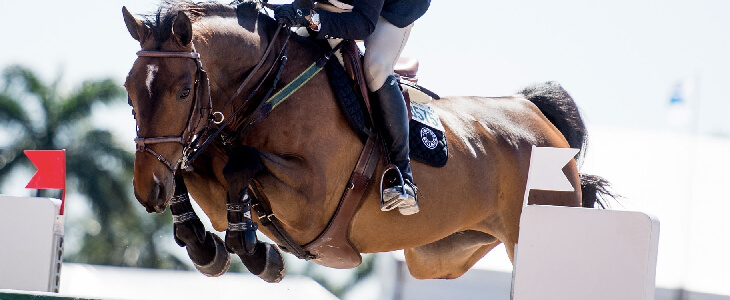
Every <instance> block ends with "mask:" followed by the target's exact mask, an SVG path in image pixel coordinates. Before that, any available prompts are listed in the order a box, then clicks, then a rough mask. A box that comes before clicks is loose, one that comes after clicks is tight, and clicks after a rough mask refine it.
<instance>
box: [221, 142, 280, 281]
mask: <svg viewBox="0 0 730 300" xmlns="http://www.w3.org/2000/svg"><path fill="white" fill-rule="evenodd" d="M228 157H229V159H228V162H227V163H226V166H225V167H224V168H223V176H224V177H225V179H226V182H227V183H228V198H227V208H228V229H227V230H226V246H227V247H228V249H229V250H230V251H231V252H234V253H236V254H237V255H238V256H239V257H240V258H241V261H242V262H243V264H244V265H245V266H246V268H248V270H249V271H250V272H251V273H253V274H254V275H256V276H259V277H260V278H261V279H263V280H265V281H267V282H279V281H281V279H282V278H284V259H283V257H282V256H281V253H279V250H278V249H277V248H276V247H274V246H272V245H269V244H267V243H263V242H260V241H259V240H258V239H257V238H256V229H258V226H257V224H256V223H255V222H254V221H253V220H252V218H251V198H250V196H249V190H248V185H249V184H250V183H251V180H253V177H254V176H255V175H256V173H258V172H259V171H261V170H262V169H263V163H262V162H261V158H260V156H259V153H258V151H256V150H255V149H253V148H251V147H239V148H236V149H235V150H234V151H231V152H230V153H229V154H228Z"/></svg>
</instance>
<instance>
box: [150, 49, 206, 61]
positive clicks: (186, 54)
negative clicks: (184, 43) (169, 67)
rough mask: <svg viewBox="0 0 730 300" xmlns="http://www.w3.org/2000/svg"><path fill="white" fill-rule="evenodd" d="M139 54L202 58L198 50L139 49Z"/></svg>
mask: <svg viewBox="0 0 730 300" xmlns="http://www.w3.org/2000/svg"><path fill="white" fill-rule="evenodd" d="M137 56H146V57H173V58H192V59H200V54H199V53H198V52H171V51H147V50H141V51H137Z"/></svg>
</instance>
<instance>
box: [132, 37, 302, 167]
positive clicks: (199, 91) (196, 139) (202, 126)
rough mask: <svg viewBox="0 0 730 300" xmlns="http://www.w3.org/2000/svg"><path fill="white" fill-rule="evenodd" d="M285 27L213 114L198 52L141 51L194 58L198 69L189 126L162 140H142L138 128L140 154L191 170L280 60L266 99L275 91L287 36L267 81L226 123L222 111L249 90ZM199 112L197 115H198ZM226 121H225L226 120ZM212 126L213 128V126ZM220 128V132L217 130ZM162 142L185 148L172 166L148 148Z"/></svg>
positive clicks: (149, 138) (143, 53) (282, 64)
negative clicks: (197, 159)
mask: <svg viewBox="0 0 730 300" xmlns="http://www.w3.org/2000/svg"><path fill="white" fill-rule="evenodd" d="M281 29H282V27H278V28H277V29H276V32H275V33H274V35H273V38H272V39H271V41H270V42H269V45H268V46H267V48H266V51H265V52H264V55H263V56H262V57H261V60H259V62H258V63H257V64H256V66H255V67H254V68H253V69H252V70H251V72H250V73H249V74H248V76H247V77H246V78H245V79H244V80H243V82H242V83H241V85H240V86H239V87H238V89H237V90H236V92H235V93H234V94H233V96H231V97H230V98H229V100H228V101H226V103H225V105H224V106H223V107H222V108H221V109H220V110H219V111H216V112H212V113H211V111H212V110H213V102H212V98H211V96H210V85H209V84H210V83H209V82H208V75H207V72H206V71H205V70H204V69H203V65H202V63H201V61H200V54H199V53H197V52H194V51H193V52H173V51H145V50H143V51H138V52H137V56H138V57H158V58H184V59H185V58H187V59H193V60H195V63H196V66H197V70H196V76H195V85H194V87H193V91H192V92H193V97H194V99H193V101H194V103H193V105H192V107H191V110H190V115H189V117H188V122H187V125H186V126H185V129H183V132H182V133H181V134H180V135H179V136H160V137H139V129H138V130H137V137H136V138H135V139H134V141H135V143H136V144H137V152H147V153H149V154H151V155H152V156H155V157H156V158H157V160H159V161H160V162H162V163H163V164H164V165H165V166H167V168H168V169H169V170H170V171H171V172H173V173H175V171H176V170H178V169H179V168H181V167H182V168H183V169H188V168H189V167H190V164H192V162H193V160H195V158H197V157H198V155H200V153H202V152H203V150H204V149H205V148H206V147H207V146H208V145H209V144H210V143H211V142H212V141H213V140H215V139H216V138H217V137H219V136H220V135H221V133H222V131H223V129H224V128H225V127H226V126H227V125H228V124H229V123H230V122H231V121H232V120H233V119H234V118H233V117H234V116H235V115H236V114H238V113H239V112H241V111H242V110H243V108H245V107H247V106H248V105H247V104H249V102H250V100H251V99H252V98H253V97H254V96H255V95H256V94H257V93H258V91H259V88H261V86H262V84H263V82H264V81H266V78H268V77H269V75H270V74H272V71H273V70H274V69H275V66H276V65H277V63H276V62H277V61H280V62H281V63H280V66H279V70H278V72H276V74H275V75H276V78H275V80H274V84H273V85H272V86H271V87H270V89H269V91H268V92H267V93H266V96H265V97H264V98H266V97H268V95H269V94H271V92H272V91H273V90H274V89H275V87H276V82H278V80H279V77H280V76H281V73H282V70H283V68H284V64H285V63H286V60H287V57H286V49H287V48H288V47H287V46H288V41H289V34H287V35H286V41H285V42H284V45H283V46H282V49H281V51H279V53H278V59H277V60H276V61H274V63H273V64H272V65H271V68H270V69H269V70H268V71H267V72H266V75H264V78H263V79H262V81H261V82H260V83H259V84H258V85H257V86H256V88H255V89H254V90H253V91H252V92H251V93H250V94H249V96H248V97H247V98H246V100H245V101H244V102H243V104H242V105H241V106H240V107H238V108H237V109H235V110H234V111H233V113H232V114H231V115H229V116H228V119H227V120H226V118H225V116H224V115H223V111H224V110H225V109H226V108H227V107H228V105H229V104H231V103H232V101H233V100H234V99H235V98H237V97H238V96H239V95H240V94H241V93H242V92H243V90H244V87H246V86H247V85H248V84H249V82H250V81H251V80H252V79H253V77H254V76H255V75H256V73H257V72H258V70H259V69H260V68H261V66H262V65H263V64H264V62H265V61H266V60H267V59H268V57H269V53H270V52H271V49H272V46H273V45H274V44H275V43H274V42H275V41H276V38H277V37H278V36H279V33H280V31H281ZM196 112H197V113H196ZM203 119H205V120H206V122H201V121H202V120H203ZM224 120H225V121H224ZM211 123H213V124H214V125H212V124H211ZM216 127H217V129H216ZM204 135H205V136H206V138H205V140H203V141H201V137H203V136H204ZM162 143H179V144H181V145H182V146H183V155H182V156H181V157H180V158H179V159H178V160H177V161H176V162H175V163H174V164H173V163H171V162H170V161H169V160H167V159H166V158H165V157H164V156H163V155H161V154H159V153H157V152H156V151H154V150H153V149H152V148H150V147H148V146H149V145H153V144H162ZM224 143H230V141H224Z"/></svg>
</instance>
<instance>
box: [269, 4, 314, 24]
mask: <svg viewBox="0 0 730 300" xmlns="http://www.w3.org/2000/svg"><path fill="white" fill-rule="evenodd" d="M274 19H276V21H278V22H279V24H282V25H285V26H287V27H309V28H311V29H314V30H318V29H319V14H317V12H316V11H315V10H313V9H305V8H299V7H297V6H295V5H293V4H284V5H279V6H278V7H276V8H275V9H274Z"/></svg>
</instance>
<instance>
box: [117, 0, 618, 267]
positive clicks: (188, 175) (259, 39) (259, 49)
mask: <svg viewBox="0 0 730 300" xmlns="http://www.w3.org/2000/svg"><path fill="white" fill-rule="evenodd" d="M123 11H124V17H125V22H126V25H127V28H128V29H129V32H130V34H131V35H132V37H133V38H134V39H136V40H137V41H139V42H140V45H141V48H142V50H144V51H149V52H152V51H155V52H160V53H165V52H174V53H191V52H195V53H198V54H199V55H200V61H202V66H203V67H204V68H205V70H206V71H207V72H208V76H209V82H210V84H209V87H210V95H211V96H212V110H213V111H221V113H222V114H223V115H225V116H227V117H228V116H230V115H231V114H232V113H233V110H234V109H235V108H237V107H240V106H241V105H243V104H244V103H243V102H244V101H245V99H246V97H245V96H246V95H248V94H249V91H250V90H251V89H253V87H254V86H255V85H256V84H255V83H256V82H257V81H261V80H263V79H262V78H263V77H264V76H265V72H264V71H260V70H257V71H256V72H252V71H253V69H254V67H255V65H256V64H257V62H259V60H261V59H262V57H263V58H264V61H265V63H264V65H271V64H274V63H275V58H276V55H275V54H274V52H276V51H277V50H278V49H281V46H280V45H275V46H274V47H273V49H276V50H275V51H272V52H271V53H266V52H267V51H266V49H267V47H268V46H269V43H271V42H272V41H273V43H283V41H284V40H285V39H284V38H282V37H285V36H286V35H292V34H291V32H289V31H287V30H282V31H277V27H278V25H277V23H276V22H275V21H274V20H273V19H271V18H270V17H269V16H268V15H266V14H263V13H259V10H258V8H257V7H255V6H254V5H241V6H238V7H235V6H229V5H222V4H192V3H186V2H183V3H173V4H171V5H169V7H165V8H164V9H161V11H160V12H159V13H158V15H157V16H155V17H154V18H152V19H150V20H147V21H145V22H143V21H140V20H138V19H136V18H135V17H133V16H132V15H131V14H129V12H128V11H127V10H126V8H125V9H124V10H123ZM275 35H279V36H276V37H275ZM276 38H278V39H276ZM288 43H289V49H288V57H290V59H289V60H290V61H289V62H288V64H286V67H285V68H284V71H283V73H282V76H281V85H284V84H286V83H288V82H290V81H292V80H293V79H294V78H295V77H296V76H297V75H299V74H300V73H301V72H302V71H303V70H304V69H305V68H307V66H309V65H310V64H311V63H312V62H313V61H315V60H316V59H318V58H319V57H320V55H321V54H322V50H320V47H318V46H316V45H315V44H314V43H313V42H312V41H311V40H308V39H305V38H301V37H299V36H296V35H292V36H290V37H289V39H288ZM149 52H146V53H149ZM265 54H266V55H265ZM267 57H268V58H267ZM189 58H192V57H187V58H185V57H169V56H168V57H157V56H154V55H140V57H139V58H138V59H137V60H136V61H135V63H134V65H133V66H132V69H131V71H130V72H129V75H128V77H127V80H126V83H125V86H126V88H127V91H128V93H129V97H130V104H131V105H132V106H133V110H134V112H135V115H136V120H137V127H138V136H139V137H140V138H153V137H170V136H173V137H178V136H179V137H180V138H172V139H171V138H167V139H164V140H158V141H156V143H154V144H146V145H144V142H143V143H142V144H143V147H142V148H144V149H145V151H138V152H137V154H136V160H135V166H134V189H135V195H136V196H137V199H138V200H139V202H140V203H141V204H142V205H144V206H145V207H146V208H147V211H148V212H162V211H163V210H164V209H165V207H166V206H167V205H168V203H169V201H170V198H171V197H172V194H173V191H174V187H175V184H174V182H175V178H174V172H175V170H176V169H175V168H174V165H175V162H179V161H181V160H182V157H183V154H184V146H187V145H186V144H189V143H190V139H191V138H192V137H191V133H189V132H194V130H192V129H195V130H198V129H200V128H201V126H202V125H200V124H203V123H205V117H206V116H202V117H196V118H193V117H192V116H191V115H195V114H198V113H200V112H199V110H198V109H196V108H197V106H196V105H198V106H199V105H200V104H199V102H200V101H202V100H201V99H196V100H193V99H192V98H194V97H193V96H194V95H195V94H197V93H196V92H195V81H196V78H197V77H196V76H197V75H196V74H198V73H197V72H199V70H200V68H199V66H198V65H197V64H196V60H195V59H189ZM262 70H265V69H262ZM250 73H253V74H250ZM247 77H251V78H254V79H253V80H252V82H254V83H249V84H247V85H246V88H245V89H244V91H243V92H242V93H237V89H238V87H239V86H240V85H241V82H242V81H244V79H245V78H247ZM238 94H240V95H241V96H238V97H233V100H232V101H231V103H230V104H229V105H227V106H226V102H227V101H228V99H231V98H232V96H233V95H238ZM195 101H197V103H198V104H196V102H195ZM431 106H432V107H433V108H434V109H435V110H436V112H437V113H438V115H439V116H440V117H441V120H442V122H443V125H444V127H445V128H446V136H447V138H448V141H449V147H450V149H449V161H448V163H447V164H446V166H444V167H442V168H434V167H430V166H427V165H425V164H421V163H418V162H414V163H413V174H414V177H415V179H416V181H417V183H418V186H419V187H420V190H419V193H420V197H419V202H420V208H421V211H420V212H419V213H417V214H415V215H412V216H403V215H400V214H399V213H398V212H395V211H390V212H383V211H381V210H380V207H379V205H380V199H379V190H378V189H379V186H378V184H377V183H371V184H369V185H368V187H367V190H366V192H365V195H364V198H363V200H362V202H361V204H360V206H359V208H358V210H357V212H356V213H355V215H354V217H353V219H352V222H351V224H350V227H349V228H350V229H349V240H350V242H351V243H352V245H353V246H354V247H355V249H357V250H359V252H361V253H373V252H385V251H392V250H398V249H405V256H406V262H407V265H408V268H409V270H410V272H411V274H412V275H413V276H414V277H416V278H457V277H459V276H461V275H462V274H464V273H465V272H466V271H467V270H469V268H471V267H472V266H473V265H474V263H476V261H477V260H479V259H480V258H482V257H483V256H484V255H485V254H486V253H487V252H488V251H490V250H491V249H493V248H494V247H495V246H497V245H498V244H499V243H500V242H501V243H504V244H505V246H506V249H507V252H508V254H509V257H510V259H513V257H514V246H515V243H517V241H518V225H519V219H520V214H521V211H522V199H523V195H524V192H525V185H526V177H527V170H528V164H529V161H530V152H531V146H532V145H537V146H551V147H571V146H572V147H573V148H581V149H582V148H583V147H584V144H585V139H586V133H585V127H584V125H583V123H582V120H581V118H580V115H579V114H578V110H577V107H576V105H575V103H574V102H573V100H572V99H571V98H570V96H568V94H567V93H566V92H565V91H564V90H563V89H562V88H561V87H560V86H559V85H557V84H553V83H548V84H543V85H536V86H533V87H531V88H528V89H526V90H525V91H523V92H522V93H521V94H519V95H516V96H511V97H498V98H484V97H449V98H443V99H441V100H436V101H433V102H432V103H431ZM202 110H203V109H201V110H200V111H202ZM197 118H200V119H202V120H203V121H201V122H192V123H191V120H193V119H197ZM233 118H234V120H233V121H231V122H230V123H229V125H228V128H227V129H226V132H235V129H236V128H238V127H239V126H241V124H243V123H244V122H246V118H245V117H241V115H235V116H234V117H233ZM186 128H192V129H191V130H188V129H186ZM181 132H182V136H181ZM186 133H187V134H186ZM237 142H238V144H239V145H245V146H246V149H249V150H247V151H248V152H247V153H254V155H255V156H256V157H253V158H251V156H248V155H249V154H246V156H245V157H246V161H249V158H251V159H254V160H258V161H260V163H261V165H262V171H260V172H256V173H255V174H251V175H250V177H253V178H254V179H255V180H256V181H257V182H258V183H260V185H261V187H262V188H263V190H264V191H265V193H266V196H267V198H268V199H271V200H270V201H269V203H268V205H269V206H270V207H271V210H272V211H273V212H274V213H275V214H276V216H277V217H278V219H279V220H280V221H281V223H282V225H283V227H284V228H285V229H286V230H287V231H288V232H289V233H290V234H291V236H292V237H293V239H294V240H295V241H296V242H297V243H298V244H300V245H305V244H307V243H309V242H310V241H312V240H314V239H315V238H317V237H318V235H319V234H320V233H321V232H322V231H323V230H324V229H325V227H326V226H327V225H328V222H329V220H330V219H331V217H332V215H333V214H334V213H335V209H336V208H337V205H338V202H339V199H340V196H341V195H342V193H343V191H344V190H345V188H346V185H347V182H348V179H349V176H350V174H351V172H352V170H353V167H354V165H355V163H356V161H357V159H358V155H359V153H360V151H361V150H362V148H363V143H362V142H361V140H360V139H359V138H358V136H357V134H356V133H355V132H354V131H353V130H352V129H351V128H350V127H349V126H348V124H347V121H346V119H345V117H344V115H343V113H342V112H341V111H340V108H339V107H338V104H337V103H336V100H335V96H334V94H333V91H332V89H331V88H330V87H329V81H328V77H327V75H326V74H325V73H324V72H321V73H319V74H318V75H316V76H314V77H313V78H312V79H311V81H309V82H308V83H307V84H306V85H304V86H303V87H301V89H299V90H298V91H296V92H295V93H294V94H292V95H291V97H289V98H288V99H287V100H286V101H285V102H282V103H281V105H279V106H278V107H277V108H276V110H273V111H272V112H271V114H270V115H269V116H268V117H267V118H265V119H263V120H262V121H261V122H260V123H258V124H257V125H256V126H255V128H254V129H253V130H252V131H251V132H250V133H249V134H248V135H246V136H244V137H241V138H240V139H239V140H238V141H237ZM150 149H151V151H150ZM223 149H224V148H223V147H222V144H221V143H218V142H216V143H213V144H211V146H209V147H207V148H206V149H205V150H204V152H203V153H202V154H201V155H200V156H199V157H198V158H197V159H196V160H195V161H194V162H193V164H192V166H193V168H194V169H193V170H192V171H182V170H179V172H181V173H182V174H183V176H184V181H185V184H186V185H187V187H188V189H189V193H190V195H191V196H192V197H193V198H194V199H195V201H196V202H197V203H198V204H199V205H200V206H201V208H202V209H203V211H204V212H205V213H206V214H207V215H208V216H209V217H210V220H211V222H212V224H213V227H214V228H215V229H216V230H219V231H223V230H225V229H226V227H227V221H228V219H227V210H226V199H227V193H228V191H229V183H228V182H227V181H226V178H224V173H223V168H224V166H225V165H226V163H227V162H228V160H229V159H228V154H227V153H226V151H224V150H223ZM152 154H154V155H152ZM232 155H237V154H232ZM242 155H243V154H242ZM162 162H165V163H162ZM383 168H384V165H383V164H380V165H379V166H378V167H377V169H376V173H375V174H381V172H382V171H383ZM563 171H564V173H565V175H566V176H567V178H568V179H569V181H570V182H571V184H572V185H573V187H575V189H576V191H575V192H546V191H533V192H532V193H530V199H529V201H530V203H531V204H547V205H561V206H581V205H583V206H587V207H591V206H593V204H594V203H596V201H597V195H596V193H595V192H593V193H590V194H583V195H581V175H580V174H579V173H578V170H577V163H576V162H575V161H571V162H570V163H569V164H568V165H567V166H566V167H565V168H564V169H563ZM583 179H584V180H583V183H584V185H585V186H584V188H587V189H591V190H592V191H595V190H596V189H598V190H601V189H602V188H603V186H604V185H605V184H606V183H605V182H604V181H601V180H599V181H591V180H589V179H595V177H590V176H585V177H583ZM247 180H248V179H247ZM244 184H247V183H244ZM264 234H267V235H269V234H270V233H269V232H267V231H266V230H264ZM315 261H316V262H318V263H321V264H324V265H332V264H330V263H329V262H328V261H327V260H315Z"/></svg>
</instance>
